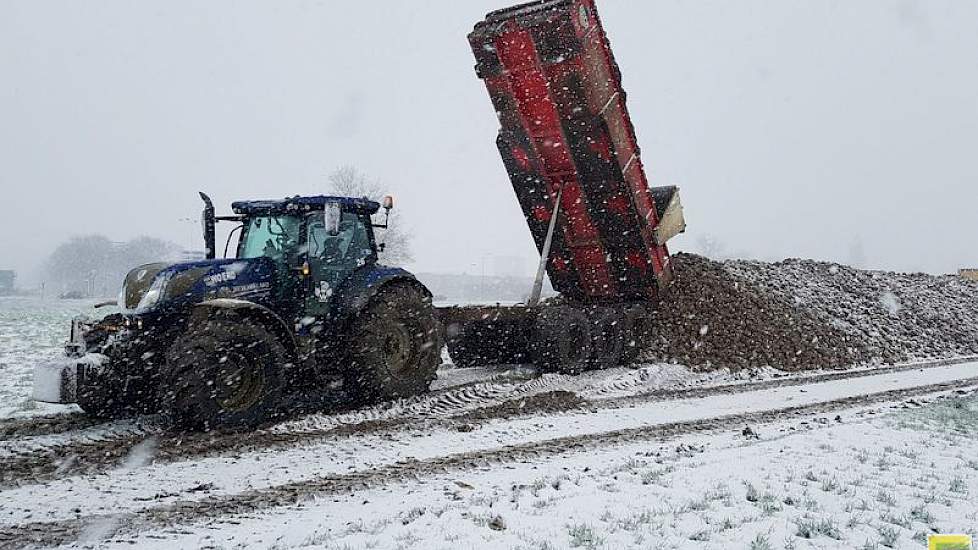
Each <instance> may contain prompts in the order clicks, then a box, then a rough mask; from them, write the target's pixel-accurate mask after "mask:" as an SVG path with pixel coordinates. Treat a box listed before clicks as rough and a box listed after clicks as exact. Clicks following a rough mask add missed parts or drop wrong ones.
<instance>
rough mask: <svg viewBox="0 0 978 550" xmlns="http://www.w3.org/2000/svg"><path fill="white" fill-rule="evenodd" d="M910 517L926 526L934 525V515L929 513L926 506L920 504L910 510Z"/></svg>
mask: <svg viewBox="0 0 978 550" xmlns="http://www.w3.org/2000/svg"><path fill="white" fill-rule="evenodd" d="M910 517H911V518H913V519H915V520H917V521H919V522H921V523H925V524H927V525H930V524H932V523H934V514H931V513H930V510H928V509H927V505H926V504H924V503H920V504H918V505H916V506H914V507H913V508H911V509H910Z"/></svg>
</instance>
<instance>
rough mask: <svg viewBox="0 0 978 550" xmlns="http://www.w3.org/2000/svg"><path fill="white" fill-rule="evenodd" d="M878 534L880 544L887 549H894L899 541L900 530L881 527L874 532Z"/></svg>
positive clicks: (886, 526)
mask: <svg viewBox="0 0 978 550" xmlns="http://www.w3.org/2000/svg"><path fill="white" fill-rule="evenodd" d="M876 531H877V532H878V533H879V534H880V544H882V545H883V546H885V547H887V548H896V543H897V541H899V540H900V530H899V529H897V528H896V527H893V526H892V525H883V526H881V527H880V528H879V529H877V530H876Z"/></svg>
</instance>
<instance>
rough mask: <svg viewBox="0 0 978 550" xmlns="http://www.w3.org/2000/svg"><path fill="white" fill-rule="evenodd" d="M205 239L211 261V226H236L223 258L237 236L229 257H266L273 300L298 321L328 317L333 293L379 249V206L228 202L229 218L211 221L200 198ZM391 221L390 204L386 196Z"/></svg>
mask: <svg viewBox="0 0 978 550" xmlns="http://www.w3.org/2000/svg"><path fill="white" fill-rule="evenodd" d="M202 198H204V201H205V204H206V207H205V209H204V238H205V242H206V246H207V249H208V254H209V259H210V258H213V255H214V253H213V251H214V250H215V247H214V246H213V239H214V229H213V227H214V223H215V222H216V221H234V222H238V223H240V225H239V226H238V227H236V228H235V229H233V230H232V231H231V233H230V234H229V235H228V240H227V242H226V244H225V249H224V254H225V257H228V256H230V255H231V250H230V246H231V241H232V239H233V238H234V236H235V234H236V233H238V244H237V248H236V251H235V252H234V253H233V256H234V257H235V258H237V259H240V260H250V259H257V258H267V259H268V260H271V261H272V263H273V264H274V266H275V273H276V275H275V284H274V285H273V287H274V288H275V292H274V293H275V294H276V301H277V303H279V304H280V305H286V304H288V305H289V306H290V307H289V308H288V309H292V310H294V313H295V314H296V315H298V316H300V317H307V316H311V317H317V316H321V315H326V314H327V313H328V308H329V303H330V302H331V298H332V297H333V295H334V294H335V292H336V290H337V288H338V287H340V285H342V284H343V282H344V281H346V280H347V279H349V278H350V276H351V275H352V274H353V273H354V272H356V271H357V270H358V269H360V268H365V267H370V266H374V265H375V264H376V263H377V252H378V249H379V248H382V246H383V245H382V244H381V245H378V243H377V240H376V237H375V235H374V228H375V227H380V228H386V227H387V220H386V219H385V222H384V223H383V224H375V223H373V221H372V219H371V216H372V215H374V214H376V213H377V212H378V211H379V210H380V208H381V206H382V205H381V204H380V203H378V202H375V201H371V200H368V199H354V198H349V197H334V196H313V197H292V198H286V199H281V200H260V201H240V202H235V203H232V205H231V208H232V210H233V212H234V215H233V216H220V217H218V216H214V214H213V207H212V206H211V203H210V201H209V199H208V198H207V197H206V195H202ZM383 207H384V209H385V213H386V214H387V215H388V216H389V213H390V209H391V208H392V207H393V201H392V200H391V199H390V197H385V198H384V202H383Z"/></svg>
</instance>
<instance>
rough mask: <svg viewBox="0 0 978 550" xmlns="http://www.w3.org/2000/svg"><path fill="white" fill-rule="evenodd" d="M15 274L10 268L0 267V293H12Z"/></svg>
mask: <svg viewBox="0 0 978 550" xmlns="http://www.w3.org/2000/svg"><path fill="white" fill-rule="evenodd" d="M16 278H17V274H16V273H14V271H13V270H12V269H0V295H3V294H13V293H14V279H16Z"/></svg>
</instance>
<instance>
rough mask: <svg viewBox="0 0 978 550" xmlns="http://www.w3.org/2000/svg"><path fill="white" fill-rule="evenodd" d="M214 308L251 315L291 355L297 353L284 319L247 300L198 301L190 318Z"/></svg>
mask: <svg viewBox="0 0 978 550" xmlns="http://www.w3.org/2000/svg"><path fill="white" fill-rule="evenodd" d="M214 310H225V311H233V312H236V313H239V314H243V315H248V316H253V317H254V318H256V319H258V320H259V321H261V322H262V323H263V324H264V325H265V326H267V327H268V329H269V330H271V331H272V332H273V333H274V334H275V335H276V336H277V337H278V339H279V341H281V342H282V344H283V345H284V346H285V348H286V349H287V350H288V352H289V353H290V354H291V355H292V356H293V357H296V356H297V355H298V349H299V348H298V343H297V342H296V339H295V334H294V332H293V331H292V329H291V327H289V325H288V323H286V322H285V320H284V319H282V318H281V317H280V316H279V315H278V314H277V313H275V312H274V311H272V310H271V309H269V308H267V307H265V306H263V305H261V304H256V303H255V302H251V301H248V300H239V299H236V298H215V299H213V300H207V301H204V302H200V303H199V304H194V309H193V313H192V314H191V319H195V318H199V317H198V316H201V317H203V316H205V315H206V314H207V313H208V312H210V311H214Z"/></svg>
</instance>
